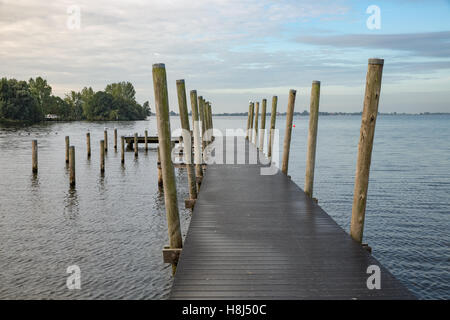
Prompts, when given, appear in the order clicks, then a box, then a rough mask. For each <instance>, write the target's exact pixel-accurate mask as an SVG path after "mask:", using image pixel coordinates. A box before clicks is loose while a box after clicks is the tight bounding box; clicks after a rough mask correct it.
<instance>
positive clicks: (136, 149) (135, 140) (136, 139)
mask: <svg viewBox="0 0 450 320" xmlns="http://www.w3.org/2000/svg"><path fill="white" fill-rule="evenodd" d="M138 152H139V151H138V134H137V132H135V133H134V156H135V157H137V156H138Z"/></svg>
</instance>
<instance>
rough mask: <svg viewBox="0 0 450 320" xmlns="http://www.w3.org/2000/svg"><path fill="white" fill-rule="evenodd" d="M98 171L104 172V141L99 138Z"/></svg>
mask: <svg viewBox="0 0 450 320" xmlns="http://www.w3.org/2000/svg"><path fill="white" fill-rule="evenodd" d="M100 172H101V173H104V172H105V141H104V140H100Z"/></svg>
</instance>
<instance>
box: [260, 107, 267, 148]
mask: <svg viewBox="0 0 450 320" xmlns="http://www.w3.org/2000/svg"><path fill="white" fill-rule="evenodd" d="M266 109H267V100H266V99H263V101H262V109H261V130H260V134H259V151H260V152H263V151H264V135H265V130H266Z"/></svg>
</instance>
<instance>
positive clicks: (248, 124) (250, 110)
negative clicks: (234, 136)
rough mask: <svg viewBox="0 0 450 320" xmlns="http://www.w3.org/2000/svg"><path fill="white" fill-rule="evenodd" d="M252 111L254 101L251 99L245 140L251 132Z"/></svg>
mask: <svg viewBox="0 0 450 320" xmlns="http://www.w3.org/2000/svg"><path fill="white" fill-rule="evenodd" d="M251 112H252V102H251V101H250V103H249V105H248V114H247V131H246V133H245V140H248V134H249V131H250V116H251Z"/></svg>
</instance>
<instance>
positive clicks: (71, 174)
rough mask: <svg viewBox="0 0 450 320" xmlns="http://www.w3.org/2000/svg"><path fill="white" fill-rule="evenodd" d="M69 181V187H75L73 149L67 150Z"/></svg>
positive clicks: (72, 147)
mask: <svg viewBox="0 0 450 320" xmlns="http://www.w3.org/2000/svg"><path fill="white" fill-rule="evenodd" d="M69 181H70V186H71V187H74V186H75V147H74V146H71V147H70V148H69Z"/></svg>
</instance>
